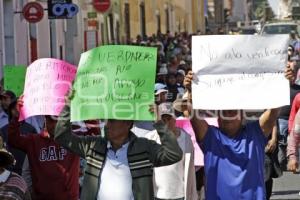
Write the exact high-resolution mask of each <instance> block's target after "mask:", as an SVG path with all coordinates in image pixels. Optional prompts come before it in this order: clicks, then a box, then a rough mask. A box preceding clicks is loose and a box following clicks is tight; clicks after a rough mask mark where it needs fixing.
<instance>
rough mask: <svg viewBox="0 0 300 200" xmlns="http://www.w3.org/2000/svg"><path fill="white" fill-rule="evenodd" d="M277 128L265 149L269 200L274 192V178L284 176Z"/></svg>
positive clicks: (265, 172)
mask: <svg viewBox="0 0 300 200" xmlns="http://www.w3.org/2000/svg"><path fill="white" fill-rule="evenodd" d="M277 134H278V133H277V126H276V125H275V126H274V127H273V130H272V133H271V134H270V136H269V138H268V143H267V145H266V147H265V171H264V179H265V186H266V199H267V200H269V199H270V198H271V195H272V191H273V178H278V177H280V176H282V170H281V169H280V165H279V162H278V157H277V151H278V148H277Z"/></svg>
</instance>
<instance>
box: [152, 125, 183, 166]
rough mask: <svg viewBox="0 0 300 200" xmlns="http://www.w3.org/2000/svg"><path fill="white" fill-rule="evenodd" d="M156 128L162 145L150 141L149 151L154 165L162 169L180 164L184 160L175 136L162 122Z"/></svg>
mask: <svg viewBox="0 0 300 200" xmlns="http://www.w3.org/2000/svg"><path fill="white" fill-rule="evenodd" d="M154 127H155V128H156V131H157V133H158V135H159V137H160V142H161V144H158V143H156V142H155V141H152V140H149V143H148V145H149V146H148V149H149V153H150V159H151V162H152V163H153V165H154V166H155V167H160V166H165V165H171V164H174V163H176V162H179V161H180V160H181V159H182V150H181V148H180V147H179V145H178V143H177V140H176V137H175V136H174V134H172V133H171V132H170V130H169V129H168V128H167V126H166V125H165V124H164V123H163V122H161V121H159V122H157V123H156V124H154Z"/></svg>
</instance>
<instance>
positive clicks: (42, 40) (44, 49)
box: [36, 2, 51, 58]
mask: <svg viewBox="0 0 300 200" xmlns="http://www.w3.org/2000/svg"><path fill="white" fill-rule="evenodd" d="M39 3H40V4H41V5H43V7H44V8H46V7H47V2H39ZM36 28H37V30H36V32H37V53H38V55H37V57H38V58H49V57H50V55H51V54H50V51H51V50H50V29H49V20H48V13H47V12H44V17H43V19H42V20H41V21H40V22H38V23H37V27H36Z"/></svg>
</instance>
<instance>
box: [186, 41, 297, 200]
mask: <svg viewBox="0 0 300 200" xmlns="http://www.w3.org/2000/svg"><path fill="white" fill-rule="evenodd" d="M218 37H219V36H218ZM224 37H228V36H224ZM193 39H194V38H193ZM208 39H215V38H208ZM224 39H225V38H223V40H224ZM229 39H233V38H229ZM236 39H237V40H239V39H241V38H239V39H238V38H236ZM251 39H253V38H247V40H246V41H245V43H244V44H245V47H246V49H247V47H248V46H247V45H246V44H247V42H250V41H251ZM261 39H262V38H258V40H261ZM273 39H274V38H273ZM254 40H255V38H254ZM193 42H194V41H193ZM252 42H253V41H252ZM284 42H285V41H284ZM284 42H283V43H284ZM200 43H201V42H200ZM250 43H251V42H250ZM265 43H266V41H265ZM202 44H203V43H201V45H202ZM235 44H236V43H235ZM193 45H194V44H193ZM201 45H200V46H201ZM281 45H282V46H284V45H283V44H282V43H281ZM204 46H206V44H204ZM224 46H226V45H224ZM224 46H223V47H224ZM235 46H236V45H235ZM250 46H251V45H250ZM207 47H208V48H211V49H210V50H209V53H212V52H213V51H212V49H213V48H214V43H213V42H212V43H211V44H209V45H208V46H207ZM245 47H243V48H245ZM224 48H225V47H224ZM226 48H227V50H224V51H225V52H226V51H228V49H230V48H228V46H227V47H226ZM268 48H269V47H268ZM268 48H266V49H268ZM274 48H275V47H274ZM277 48H278V49H277V50H276V52H277V53H278V54H281V53H280V52H282V51H281V48H280V47H277ZM282 48H283V47H282ZM275 49H276V48H275ZM203 50H204V49H202V50H201V51H200V53H201V52H202V53H203ZM206 50H207V49H206ZM229 51H230V53H224V54H222V53H220V51H219V52H213V53H212V54H209V55H210V58H209V59H208V60H206V61H207V63H206V64H207V65H209V64H212V65H214V66H216V67H215V68H213V69H211V70H210V69H209V68H208V67H207V68H204V67H203V68H201V69H200V70H199V68H197V67H195V68H194V70H197V69H198V70H199V71H196V75H195V76H194V80H195V82H194V84H193V109H194V112H193V113H195V115H193V116H191V117H192V119H191V123H192V126H193V129H194V131H195V133H196V134H197V140H198V142H200V143H201V144H202V145H203V152H204V161H205V174H206V199H208V200H215V199H226V200H227V199H256V200H262V199H266V193H265V182H264V154H265V145H266V144H267V138H268V136H269V134H270V133H271V132H272V129H273V126H274V125H275V122H276V119H277V116H278V114H279V110H280V109H279V108H273V109H267V110H266V111H265V112H264V113H263V114H262V115H261V116H260V118H259V119H258V120H257V121H255V122H252V123H248V124H246V125H243V120H244V115H242V113H243V111H242V110H243V109H255V106H257V108H258V109H261V108H264V107H265V106H266V107H273V106H274V107H280V106H283V105H285V102H286V99H288V97H289V95H288V93H287V94H286V91H288V82H287V81H286V80H285V81H284V80H283V73H280V74H278V75H277V74H273V75H272V70H273V68H272V65H269V66H268V69H266V71H267V72H266V74H267V75H266V74H265V75H266V77H265V78H263V76H264V74H260V73H258V74H257V75H253V74H251V73H254V74H255V71H256V70H259V69H258V66H257V68H256V69H255V63H254V62H258V63H260V62H261V63H264V59H267V61H268V59H270V57H272V56H271V53H268V54H267V53H265V54H262V55H261V54H258V55H257V56H261V60H259V59H257V60H259V61H257V60H256V61H253V60H251V61H249V62H250V64H249V63H241V65H245V66H246V65H247V64H249V65H251V66H252V68H251V67H250V71H249V69H248V71H247V69H245V68H242V69H239V68H238V67H237V66H238V65H230V64H232V63H231V62H236V64H238V63H239V62H240V61H238V59H240V58H241V57H242V56H243V55H245V52H242V51H238V50H237V49H234V48H232V49H230V50H229ZM258 52H259V51H258ZM273 52H275V50H274V51H273ZM194 53H197V52H194ZM198 53H199V52H198ZM248 55H249V56H250V55H253V56H254V55H256V54H255V53H252V52H248ZM193 56H195V55H193ZM223 56H224V57H228V59H229V60H230V61H228V60H227V62H225V63H224V64H223V65H222V64H221V63H220V58H221V60H222V61H223V62H224V61H226V59H225V60H224V59H223V58H224V57H223ZM269 56H270V57H269ZM277 56H279V57H280V56H281V55H277ZM272 58H273V57H272ZM193 59H194V58H193ZM196 59H198V58H196ZM201 59H203V60H205V56H203V55H202V58H201ZM247 59H252V57H251V56H250V58H249V57H248V56H247ZM278 59H281V58H278ZM209 60H210V61H209ZM283 60H284V59H283ZM270 62H271V61H270ZM195 63H196V64H199V63H197V61H196V62H194V64H195ZM270 64H272V63H270ZM278 64H280V63H278ZM281 64H282V63H281ZM263 66H264V65H263ZM222 67H223V68H222ZM225 68H227V70H228V71H226V69H225ZM201 70H202V71H201ZM238 70H246V72H245V73H244V74H242V76H241V75H239V74H238V73H239V71H238ZM251 70H253V71H251ZM224 72H226V74H225V75H224V77H223V78H222V79H221V80H219V81H218V79H219V78H220V77H221V76H222V75H223V74H222V73H224ZM268 72H270V74H268ZM201 73H203V74H201ZM247 73H249V75H248V74H247ZM285 75H286V77H287V78H290V79H292V78H293V77H294V74H293V72H292V69H291V67H290V65H288V66H287V68H286V73H285ZM245 76H246V77H245ZM269 76H270V77H272V76H273V78H274V77H275V79H278V80H281V81H282V84H284V85H283V86H282V88H283V89H282V88H281V89H282V92H283V94H286V95H287V97H285V96H283V97H282V98H281V99H279V100H277V101H276V102H270V98H268V99H261V96H259V97H260V100H261V102H258V99H254V98H252V99H251V98H249V99H248V100H244V101H243V102H240V103H239V104H237V103H238V102H239V101H240V100H241V99H242V98H244V97H243V96H242V95H241V94H240V93H239V92H241V91H239V90H237V88H238V85H239V84H241V85H240V87H242V86H243V87H245V85H247V84H250V85H251V84H252V85H253V84H254V85H255V84H257V82H259V81H261V82H263V81H265V80H268V79H270V77H269ZM251 77H252V78H251ZM192 79H193V73H192V72H189V73H188V75H187V76H186V78H185V81H184V83H185V86H186V88H187V89H188V92H189V101H190V102H191V101H192V98H191V90H192V84H191V83H192ZM203 83H204V84H205V85H206V86H205V87H206V91H205V92H206V93H205V94H206V95H207V96H205V97H202V99H198V98H199V90H198V89H199V88H201V87H203ZM201 84H202V86H199V85H201ZM269 84H272V83H269ZM285 86H287V87H286V88H285V89H284V87H285ZM202 89H203V88H202ZM230 89H231V90H232V91H230V92H229V93H230V94H229V95H228V96H223V98H221V97H220V96H219V98H218V95H223V94H224V93H223V92H224V91H223V90H227V91H229V90H230ZM255 89H256V88H255ZM264 89H265V88H263V87H261V88H259V89H258V90H260V91H264V92H265V93H267V94H270V91H267V90H264ZM200 90H201V89H200ZM216 91H219V93H217V94H215V95H214V98H215V99H211V98H213V97H212V95H213V94H214V93H213V92H216ZM252 91H254V88H251V90H250V89H249V90H247V91H246V92H250V93H251V92H252ZM231 94H232V95H231ZM201 95H203V94H201ZM195 96H196V97H197V98H196V97H195ZM216 98H217V99H216ZM235 98H236V99H235ZM209 99H211V100H210V102H211V104H210V105H208V104H207V103H208V102H207V101H208V100H209ZM232 99H233V100H232ZM253 99H254V100H253ZM249 100H250V101H249ZM272 100H273V98H272ZM267 102H270V103H269V105H268V104H267ZM199 109H200V110H199ZM203 109H207V110H209V109H215V110H220V111H219V112H218V123H219V128H217V127H214V126H209V125H208V124H207V122H206V121H205V120H204V117H205V112H203Z"/></svg>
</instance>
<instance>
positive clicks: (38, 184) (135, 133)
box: [0, 33, 300, 200]
mask: <svg viewBox="0 0 300 200" xmlns="http://www.w3.org/2000/svg"><path fill="white" fill-rule="evenodd" d="M191 37H192V35H189V34H187V33H178V34H175V35H172V34H170V33H166V34H162V33H157V34H156V35H152V36H151V37H147V38H142V37H141V36H138V37H137V38H136V41H134V42H132V44H131V45H139V46H151V47H157V51H158V53H157V55H158V57H157V74H156V83H155V85H154V86H153V88H154V94H155V106H154V107H151V108H149V109H150V110H151V112H154V113H155V114H156V115H157V116H156V118H157V121H131V120H119V119H109V120H107V121H106V122H104V121H100V120H98V119H95V120H86V121H83V122H77V123H71V122H70V106H69V104H70V101H71V100H72V94H71V93H72V92H70V94H69V95H68V97H66V105H65V107H64V109H63V111H62V112H61V114H60V116H34V117H31V118H28V119H26V120H24V121H19V120H18V119H19V111H20V108H21V107H22V106H23V98H22V96H21V97H16V95H15V94H14V93H13V92H12V91H9V90H5V91H2V92H1V95H0V103H1V109H2V110H1V112H0V131H1V140H0V199H4V200H6V199H7V200H11V199H37V200H48V199H49V200H77V199H82V200H90V199H98V200H133V199H135V200H150V199H157V200H171V199H173V200H184V199H185V200H198V199H204V198H205V199H208V200H215V199H257V200H262V199H269V198H270V196H271V194H272V183H273V178H277V177H279V176H281V174H282V171H283V170H286V169H287V170H291V171H293V172H295V173H296V172H297V171H298V170H299V165H298V163H299V160H298V159H299V155H298V148H299V143H300V111H299V108H300V83H299V79H297V77H298V75H297V71H298V67H299V66H298V65H299V63H298V60H300V59H299V58H300V41H299V39H298V37H297V36H296V35H295V34H294V35H293V34H291V44H290V46H289V48H288V64H287V66H286V69H285V76H286V78H287V79H288V80H290V89H291V97H290V99H291V106H285V107H283V108H281V109H280V108H274V109H268V110H265V111H264V112H262V113H261V114H260V117H259V119H258V120H256V121H251V122H247V123H245V122H244V121H245V120H244V119H243V118H242V115H241V112H240V111H237V110H226V111H218V112H217V116H209V117H215V118H216V121H217V123H218V125H217V126H212V125H209V124H208V123H207V121H205V117H206V116H208V113H207V112H206V111H204V110H193V107H192V89H191V84H192V80H193V72H192V56H191V49H192V40H191ZM298 84H299V85H298ZM192 113H196V114H194V115H192ZM199 116H200V117H199ZM201 116H204V117H201ZM224 117H225V118H224ZM226 117H229V118H230V120H228V119H227V118H226ZM177 119H187V120H190V124H191V127H192V130H193V133H194V136H193V135H191V133H188V131H187V130H185V129H183V128H179V127H178V126H177V124H176V120H177ZM2 141H3V142H2ZM195 141H197V142H195ZM199 147H200V148H199ZM196 148H198V149H200V150H201V153H203V155H204V158H203V159H204V160H203V163H201V164H198V163H196V162H195V156H199V154H195V150H196Z"/></svg>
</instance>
